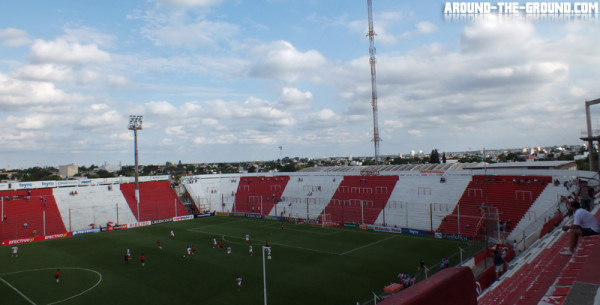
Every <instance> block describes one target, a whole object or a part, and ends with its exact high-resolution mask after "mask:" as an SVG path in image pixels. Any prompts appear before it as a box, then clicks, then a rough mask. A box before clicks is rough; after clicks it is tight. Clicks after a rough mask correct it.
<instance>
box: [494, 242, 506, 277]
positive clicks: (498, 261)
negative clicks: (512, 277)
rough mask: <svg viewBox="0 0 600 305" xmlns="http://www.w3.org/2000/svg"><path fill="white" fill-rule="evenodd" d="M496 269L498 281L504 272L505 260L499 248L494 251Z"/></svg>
mask: <svg viewBox="0 0 600 305" xmlns="http://www.w3.org/2000/svg"><path fill="white" fill-rule="evenodd" d="M494 267H495V269H496V279H498V278H499V277H500V274H501V273H502V271H504V259H503V258H502V254H500V252H499V251H498V248H496V250H494Z"/></svg>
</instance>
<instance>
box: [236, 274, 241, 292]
mask: <svg viewBox="0 0 600 305" xmlns="http://www.w3.org/2000/svg"><path fill="white" fill-rule="evenodd" d="M235 282H236V283H237V288H238V292H240V290H241V289H242V278H241V277H240V276H239V275H238V276H237V277H236V278H235Z"/></svg>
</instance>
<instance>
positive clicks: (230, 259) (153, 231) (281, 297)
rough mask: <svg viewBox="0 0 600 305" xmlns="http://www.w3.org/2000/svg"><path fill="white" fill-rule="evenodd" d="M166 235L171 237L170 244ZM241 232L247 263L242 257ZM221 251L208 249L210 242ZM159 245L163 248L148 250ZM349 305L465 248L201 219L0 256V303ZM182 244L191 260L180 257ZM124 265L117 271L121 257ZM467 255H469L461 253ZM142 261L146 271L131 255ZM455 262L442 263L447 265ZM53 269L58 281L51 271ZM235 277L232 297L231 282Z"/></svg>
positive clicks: (348, 231) (347, 231) (26, 247)
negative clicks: (265, 249) (266, 251)
mask: <svg viewBox="0 0 600 305" xmlns="http://www.w3.org/2000/svg"><path fill="white" fill-rule="evenodd" d="M171 230H173V231H174V232H175V235H176V238H175V239H171V238H170V236H169V232H170V231H171ZM246 234H250V242H251V244H252V245H253V249H254V255H253V256H250V255H249V253H248V248H249V247H248V244H247V243H246V241H245V235H246ZM213 237H216V238H217V240H218V241H221V240H223V243H224V246H225V248H227V247H228V246H230V247H231V249H232V253H231V255H230V256H227V251H226V249H220V248H213V245H212V239H213ZM157 240H160V241H161V244H162V249H160V248H159V247H158V246H157ZM265 241H268V242H269V244H270V246H271V256H272V259H271V260H267V259H265V272H266V286H267V298H268V304H290V305H292V304H348V305H350V304H352V305H354V304H356V302H357V301H359V302H363V301H365V300H368V299H369V298H372V292H375V293H378V294H380V293H382V290H383V287H384V286H385V285H388V284H389V283H391V282H395V281H397V277H396V275H397V274H398V273H399V272H403V273H409V274H416V273H417V267H418V264H419V260H420V259H421V258H423V259H424V260H425V262H426V264H427V265H428V266H437V265H438V264H439V261H440V260H441V258H442V257H443V256H451V255H453V254H455V253H457V252H458V251H459V247H461V248H462V249H466V248H469V247H471V244H470V243H466V242H457V241H449V240H441V239H434V238H427V237H418V236H412V235H402V234H393V233H381V232H374V231H362V230H357V229H352V228H337V227H336V228H334V227H321V226H315V225H307V224H294V223H285V228H284V230H282V229H281V222H278V221H269V220H259V219H247V218H234V217H220V216H215V217H206V218H198V219H194V220H188V221H180V222H171V223H164V224H159V225H152V226H147V227H141V228H135V229H127V230H117V231H112V232H104V233H97V234H87V235H79V236H74V237H70V238H64V239H58V240H48V241H42V242H34V243H29V244H20V245H18V247H19V252H18V253H19V256H18V257H16V258H15V257H11V252H12V251H11V247H12V246H3V247H1V248H0V296H1V297H0V303H1V304H7V305H8V304H10V305H21V304H23V305H28V304H29V305H32V304H33V305H42V304H61V305H68V304H86V305H100V304H102V305H105V304H264V301H263V294H264V287H263V259H262V257H263V256H262V254H263V253H262V246H263V245H264V244H265ZM188 246H194V247H195V248H196V249H197V252H196V254H194V255H192V256H190V257H189V258H184V256H186V255H185V254H186V249H187V247H188ZM128 248H129V249H130V250H131V254H132V258H131V260H130V261H129V262H128V263H126V262H125V259H124V255H125V252H126V249H128ZM468 253H469V254H472V250H471V251H468ZM142 254H144V256H145V258H146V259H145V262H146V263H145V266H143V267H142V265H141V263H140V259H139V257H140V255H142ZM456 263H458V262H457V259H453V258H452V257H451V264H452V265H454V264H456ZM57 269H60V283H58V284H57V283H56V281H55V277H54V273H55V271H56V270H57ZM238 276H239V277H241V278H242V279H243V282H242V288H241V290H240V291H239V292H238V288H237V283H236V277H238Z"/></svg>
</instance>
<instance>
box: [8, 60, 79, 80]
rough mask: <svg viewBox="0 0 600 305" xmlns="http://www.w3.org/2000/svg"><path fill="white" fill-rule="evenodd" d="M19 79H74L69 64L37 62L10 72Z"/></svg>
mask: <svg viewBox="0 0 600 305" xmlns="http://www.w3.org/2000/svg"><path fill="white" fill-rule="evenodd" d="M11 75H12V76H14V77H16V78H20V79H28V80H38V81H50V82H59V83H62V82H70V81H73V79H74V72H73V69H72V68H71V67H69V66H65V65H60V64H51V63H48V64H39V65H28V66H25V67H22V68H20V69H18V70H17V71H15V72H14V73H12V74H11Z"/></svg>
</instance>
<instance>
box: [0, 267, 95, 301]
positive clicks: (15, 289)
mask: <svg viewBox="0 0 600 305" xmlns="http://www.w3.org/2000/svg"><path fill="white" fill-rule="evenodd" d="M54 269H77V270H84V271H90V272H93V273H96V274H97V275H98V282H96V284H94V286H92V287H90V288H88V289H86V290H84V291H82V292H80V293H78V294H75V295H72V296H70V297H68V298H65V299H62V300H58V301H55V302H52V303H48V304H46V305H53V304H58V303H62V302H64V301H68V300H70V299H74V298H76V297H78V296H80V295H82V294H84V293H86V292H88V291H90V290H92V289H94V288H96V286H98V285H99V284H100V282H102V274H101V273H100V272H98V271H96V270H92V269H86V268H79V267H58V268H40V269H31V270H21V271H15V272H7V273H3V274H0V275H10V274H19V273H25V272H31V271H40V270H54ZM0 281H2V282H4V283H5V284H6V285H7V286H8V287H10V288H12V289H13V290H14V291H16V292H17V293H18V294H20V295H21V296H22V297H23V298H25V299H26V300H27V301H29V303H31V304H32V305H37V304H36V303H34V302H33V301H32V300H30V299H29V298H28V297H27V296H25V295H24V294H23V293H21V292H20V291H19V290H18V289H17V288H15V287H13V286H12V285H11V284H9V283H8V282H7V281H5V280H4V279H3V278H1V277H0Z"/></svg>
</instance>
